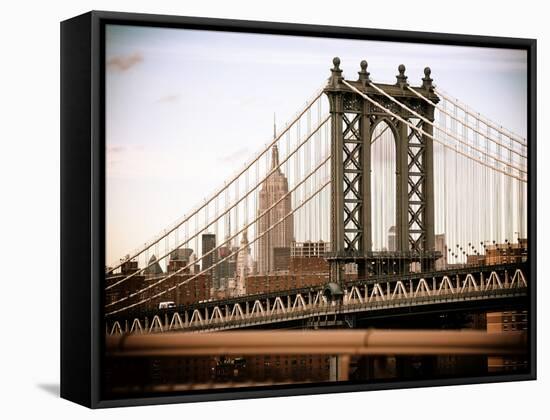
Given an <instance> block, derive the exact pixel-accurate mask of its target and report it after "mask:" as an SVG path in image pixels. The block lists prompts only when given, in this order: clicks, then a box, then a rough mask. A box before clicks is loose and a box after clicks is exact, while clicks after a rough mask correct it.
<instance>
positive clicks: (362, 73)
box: [359, 60, 370, 88]
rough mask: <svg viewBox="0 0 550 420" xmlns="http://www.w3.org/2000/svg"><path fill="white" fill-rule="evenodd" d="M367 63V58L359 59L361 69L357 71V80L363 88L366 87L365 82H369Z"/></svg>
mask: <svg viewBox="0 0 550 420" xmlns="http://www.w3.org/2000/svg"><path fill="white" fill-rule="evenodd" d="M368 65H369V63H367V60H363V61H361V64H360V66H361V71H360V72H359V81H360V82H361V84H362V85H363V88H364V87H366V85H367V82H370V78H369V76H370V73H369V72H368V71H367V67H368Z"/></svg>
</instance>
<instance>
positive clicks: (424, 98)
mask: <svg viewBox="0 0 550 420" xmlns="http://www.w3.org/2000/svg"><path fill="white" fill-rule="evenodd" d="M406 88H407V89H408V90H410V91H411V92H412V93H414V94H415V95H416V96H418V97H419V98H421V99H423V100H424V101H426V102H427V103H428V104H430V105H432V106H433V107H434V108H436V109H437V110H438V111H440V112H443V113H444V114H446V115H448V116H449V117H451V118H452V119H453V120H455V121H458V122H459V123H460V124H462V125H464V126H466V127H468V128H469V129H470V130H472V131H473V132H475V133H477V134H479V135H481V136H482V137H484V138H486V139H487V140H489V141H491V142H492V143H495V144H497V145H499V146H501V147H503V148H504V149H506V150H508V151H510V152H512V153H514V154H516V155H518V156H520V157H522V158H527V155H523V154H522V153H521V152H518V151H517V150H515V149H513V148H511V147H509V146H507V145H505V144H503V143H501V142H500V141H499V140H497V139H495V138H493V137H490V136H489V135H487V134H483V132H481V131H480V130H478V129H477V128H475V127H472V126H471V125H469V124H468V122H467V121H464V120H463V119H461V118H458V117H456V116H454V115H453V114H451V113H450V112H449V111H447V110H445V109H442V108H440V107H439V106H438V105H437V104H436V103H434V102H432V101H431V100H430V99H428V98H426V97H425V96H424V95H422V94H421V93H419V92H417V91H416V90H414V89H412V88H411V87H410V86H406ZM506 137H507V138H509V139H510V140H512V138H511V137H510V136H506Z"/></svg>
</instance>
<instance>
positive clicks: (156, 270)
mask: <svg viewBox="0 0 550 420" xmlns="http://www.w3.org/2000/svg"><path fill="white" fill-rule="evenodd" d="M162 273H163V271H162V267H161V266H160V264H159V262H158V261H157V257H156V256H155V255H154V254H153V255H151V258H149V262H148V263H147V268H146V269H145V270H143V274H145V275H157V274H162Z"/></svg>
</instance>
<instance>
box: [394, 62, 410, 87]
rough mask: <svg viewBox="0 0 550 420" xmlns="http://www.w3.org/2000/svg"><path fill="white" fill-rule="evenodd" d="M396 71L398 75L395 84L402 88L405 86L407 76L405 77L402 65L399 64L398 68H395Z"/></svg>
mask: <svg viewBox="0 0 550 420" xmlns="http://www.w3.org/2000/svg"><path fill="white" fill-rule="evenodd" d="M397 70H398V71H399V74H398V75H397V76H396V77H397V84H398V85H399V86H401V87H402V88H403V87H405V86H407V85H408V83H407V76H405V70H406V69H405V66H404V65H403V64H399V67H397Z"/></svg>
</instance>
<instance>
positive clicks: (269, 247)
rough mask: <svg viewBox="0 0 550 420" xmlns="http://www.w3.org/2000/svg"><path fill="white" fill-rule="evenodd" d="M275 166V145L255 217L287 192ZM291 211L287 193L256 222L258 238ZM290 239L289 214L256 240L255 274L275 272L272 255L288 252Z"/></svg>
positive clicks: (290, 220) (281, 173) (291, 231)
mask: <svg viewBox="0 0 550 420" xmlns="http://www.w3.org/2000/svg"><path fill="white" fill-rule="evenodd" d="M278 166H279V150H278V148H277V145H274V146H273V148H272V149H271V170H272V171H273V173H272V174H271V175H269V177H268V178H267V179H266V180H265V181H264V183H263V184H262V187H261V189H260V192H259V195H260V196H259V207H258V215H260V214H263V213H264V212H265V211H266V210H267V209H269V208H270V207H271V206H273V205H274V204H275V203H277V202H278V201H279V200H280V199H281V198H282V197H283V196H284V195H285V194H286V193H288V181H287V179H286V176H285V175H284V174H283V172H282V171H281V168H279V167H278ZM275 168H276V169H275ZM291 211H292V203H291V198H290V194H288V195H287V196H286V197H285V198H283V199H282V200H281V201H280V202H279V203H278V204H277V205H275V206H274V207H273V208H272V209H271V210H269V211H268V212H267V213H266V214H265V216H263V217H261V218H260V219H259V220H258V235H262V233H264V232H266V231H267V230H268V229H269V228H270V227H271V226H273V225H275V224H276V223H277V222H278V221H280V220H281V219H283V218H284V217H285V216H286V215H287V214H289V213H290V212H291ZM293 240H294V218H293V215H290V216H288V217H287V218H286V219H285V220H284V221H282V222H281V223H279V224H278V225H277V226H275V227H274V228H273V229H271V230H270V231H269V232H267V233H265V234H264V235H263V236H261V237H260V238H259V239H258V240H257V241H256V255H257V259H258V273H259V274H267V273H270V272H273V271H276V270H277V269H278V267H277V265H276V258H275V257H276V252H277V251H283V252H284V251H288V253H290V245H291V243H292V242H293Z"/></svg>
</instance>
